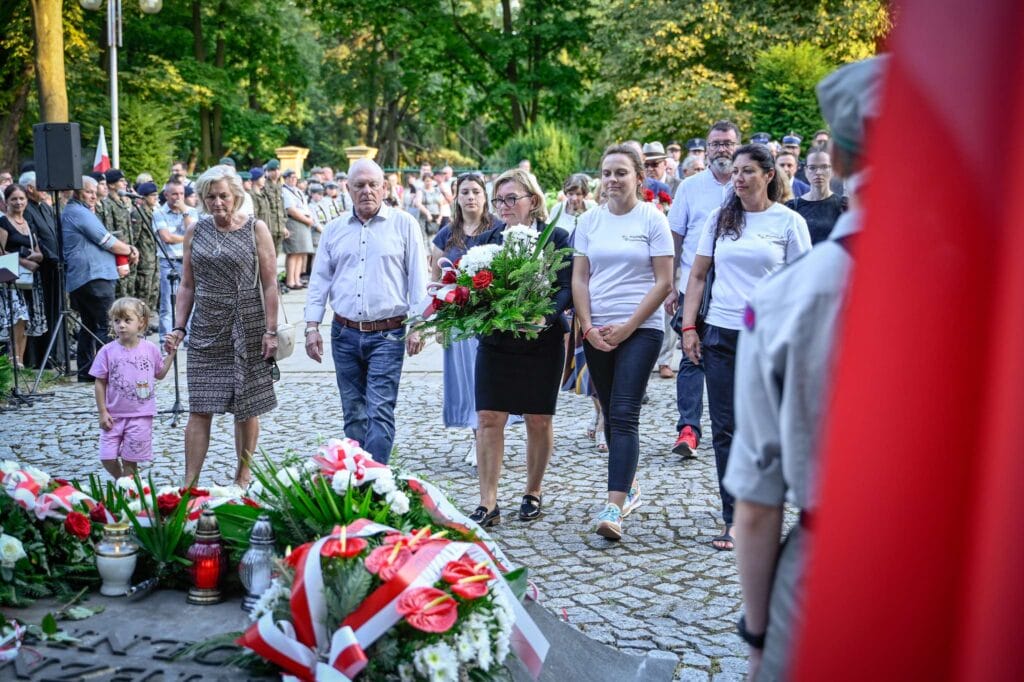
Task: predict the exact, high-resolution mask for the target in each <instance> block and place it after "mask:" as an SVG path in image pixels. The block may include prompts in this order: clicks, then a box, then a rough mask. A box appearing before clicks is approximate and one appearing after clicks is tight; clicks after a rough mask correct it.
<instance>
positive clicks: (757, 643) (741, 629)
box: [736, 615, 766, 649]
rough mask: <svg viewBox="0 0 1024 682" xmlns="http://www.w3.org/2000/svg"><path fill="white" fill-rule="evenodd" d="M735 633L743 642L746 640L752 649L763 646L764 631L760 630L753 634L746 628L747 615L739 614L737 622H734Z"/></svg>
mask: <svg viewBox="0 0 1024 682" xmlns="http://www.w3.org/2000/svg"><path fill="white" fill-rule="evenodd" d="M736 634H738V635H739V636H740V639H742V640H743V641H744V642H746V643H747V644H748V645H750V646H751V647H753V648H754V649H763V648H764V637H765V634H766V633H764V632H762V633H761V634H759V635H755V634H752V633H751V632H750V631H749V630H747V617H746V616H745V615H744V616H740V620H739V622H738V623H736Z"/></svg>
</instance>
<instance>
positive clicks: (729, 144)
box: [708, 140, 736, 149]
mask: <svg viewBox="0 0 1024 682" xmlns="http://www.w3.org/2000/svg"><path fill="white" fill-rule="evenodd" d="M735 146H736V143H735V142H733V141H732V140H724V141H715V142H708V149H732V148H733V147H735Z"/></svg>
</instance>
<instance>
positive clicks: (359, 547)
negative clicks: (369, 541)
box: [320, 526, 366, 559]
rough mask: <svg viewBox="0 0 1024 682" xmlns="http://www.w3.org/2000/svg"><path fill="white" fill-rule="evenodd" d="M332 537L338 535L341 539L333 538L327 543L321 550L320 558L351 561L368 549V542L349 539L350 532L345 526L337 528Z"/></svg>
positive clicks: (359, 539) (360, 539)
mask: <svg viewBox="0 0 1024 682" xmlns="http://www.w3.org/2000/svg"><path fill="white" fill-rule="evenodd" d="M332 535H338V536H339V537H338V538H334V537H332V538H331V539H330V540H328V541H327V542H325V543H324V545H323V547H321V548H320V556H327V557H334V558H336V559H351V558H352V557H354V556H357V555H359V554H362V552H363V550H364V549H366V540H364V539H362V538H350V537H348V531H347V530H346V527H345V526H340V527H338V526H335V528H334V532H333V533H332Z"/></svg>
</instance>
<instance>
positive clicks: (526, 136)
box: [492, 121, 579, 188]
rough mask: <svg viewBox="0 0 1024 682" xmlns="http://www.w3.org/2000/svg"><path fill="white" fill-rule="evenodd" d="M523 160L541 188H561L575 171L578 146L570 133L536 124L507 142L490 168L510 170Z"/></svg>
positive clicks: (550, 124) (548, 125)
mask: <svg viewBox="0 0 1024 682" xmlns="http://www.w3.org/2000/svg"><path fill="white" fill-rule="evenodd" d="M524 159H525V160H528V161H529V162H530V165H531V167H532V171H533V174H534V175H535V176H537V180H538V182H540V185H541V187H546V188H550V187H561V186H562V183H563V182H564V181H565V179H566V178H567V177H569V175H570V174H571V173H572V172H573V171H575V170H576V169H578V168H579V147H578V144H577V142H576V140H575V139H574V138H573V136H572V134H570V133H568V132H566V131H565V130H564V129H562V128H560V127H559V126H557V125H555V124H554V123H549V122H548V121H538V122H537V123H534V124H532V125H530V126H529V127H527V128H526V130H524V131H522V132H520V133H518V134H517V135H515V136H514V137H513V138H512V139H510V140H509V141H508V142H507V143H506V144H505V146H504V147H503V148H502V150H501V152H500V153H499V154H498V155H497V157H496V158H495V163H494V164H492V165H494V166H496V167H499V168H512V167H514V166H515V165H516V164H518V163H519V162H520V161H523V160H524Z"/></svg>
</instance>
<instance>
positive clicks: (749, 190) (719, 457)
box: [682, 144, 811, 550]
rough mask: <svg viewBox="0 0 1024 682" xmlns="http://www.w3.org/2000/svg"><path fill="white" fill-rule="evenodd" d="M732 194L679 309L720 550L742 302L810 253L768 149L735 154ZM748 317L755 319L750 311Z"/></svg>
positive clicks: (706, 232)
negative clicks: (701, 401)
mask: <svg viewBox="0 0 1024 682" xmlns="http://www.w3.org/2000/svg"><path fill="white" fill-rule="evenodd" d="M732 158H733V168H732V186H733V194H732V195H731V196H730V197H729V198H728V199H727V200H726V202H725V204H724V205H723V206H722V208H720V209H717V210H715V211H713V212H712V213H711V215H709V216H708V219H707V221H706V222H705V223H704V229H703V232H702V233H701V236H700V241H699V242H698V243H697V255H696V257H695V258H694V261H693V269H692V270H691V271H690V280H689V282H687V284H686V294H687V295H686V300H685V302H684V307H683V316H682V321H683V352H685V353H686V355H687V357H689V358H690V361H691V362H693V363H694V364H699V363H700V362H701V361H702V360H703V362H704V379H705V381H706V382H707V387H708V411H709V412H710V415H711V434H712V443H713V445H714V448H715V464H716V466H717V468H718V488H719V494H720V495H721V498H722V520H723V521H724V522H725V531H724V532H723V533H722V534H721V535H719V536H718V537H716V538H714V539H713V540H712V541H711V544H712V546H713V547H714V548H715V549H719V550H731V549H733V547H734V538H733V535H732V514H733V503H734V500H733V497H732V495H730V494H729V493H728V492H727V491H726V490H725V488H723V487H722V477H723V476H724V475H725V467H726V465H727V464H728V462H729V450H730V448H731V447H732V434H733V428H734V425H735V419H734V415H733V383H734V381H733V380H734V378H735V368H736V342H737V339H738V337H739V333H740V328H741V327H743V326H747V327H748V328H752V327H753V324H754V321H753V320H752V319H748V314H747V313H746V307H747V300H748V299H749V298H750V295H751V294H752V293H753V291H754V288H755V287H756V286H757V283H758V282H760V281H761V280H762V279H764V277H765V276H766V275H770V274H771V273H773V272H775V271H776V270H779V269H780V268H782V267H784V266H786V265H787V264H789V263H792V262H793V261H794V260H796V259H797V258H799V257H800V256H801V255H803V254H804V253H806V252H807V251H809V250H810V248H811V236H810V233H809V232H808V231H807V223H806V221H804V219H803V218H802V217H801V216H800V214H799V213H797V212H795V211H792V210H790V209H788V208H786V207H785V206H783V205H782V204H780V203H778V200H779V198H780V197H781V196H782V191H783V179H782V178H780V177H779V175H778V173H777V172H776V170H775V164H774V161H773V160H772V154H771V152H770V151H769V149H768V148H767V147H765V146H764V145H760V144H749V145H745V146H743V147H740V148H739V149H737V150H736V152H735V153H734V154H733V157H732ZM712 265H714V268H715V269H714V279H713V280H712V284H711V305H710V306H709V308H708V312H707V317H706V319H705V320H704V327H705V328H704V330H703V336H702V338H698V334H697V311H698V310H699V308H700V303H701V299H702V298H703V296H704V287H705V285H706V284H707V278H708V272H709V271H710V270H711V266H712ZM751 315H752V314H751Z"/></svg>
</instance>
